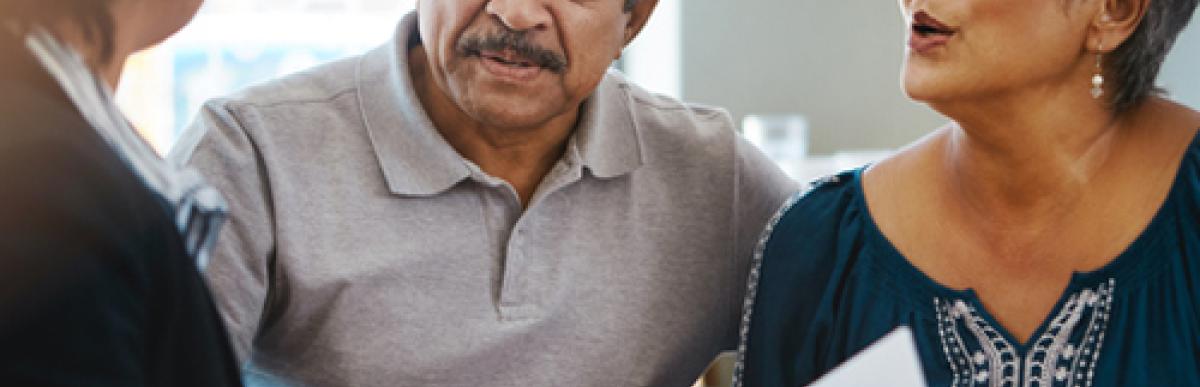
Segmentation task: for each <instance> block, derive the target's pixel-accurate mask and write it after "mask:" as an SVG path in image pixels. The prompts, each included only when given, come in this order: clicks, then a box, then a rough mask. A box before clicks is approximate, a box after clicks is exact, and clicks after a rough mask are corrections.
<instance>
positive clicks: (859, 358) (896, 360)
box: [810, 327, 926, 387]
mask: <svg viewBox="0 0 1200 387" xmlns="http://www.w3.org/2000/svg"><path fill="white" fill-rule="evenodd" d="M810 386H812V387H834V386H837V387H842V386H855V387H874V386H880V387H882V386H888V387H925V386H926V384H925V374H924V373H923V372H922V371H921V359H920V357H919V356H918V355H917V347H916V342H915V341H913V335H912V330H911V329H909V328H908V327H899V328H896V330H893V331H892V332H891V333H888V334H887V335H885V336H883V338H881V339H879V340H878V341H876V342H875V343H874V344H871V345H870V346H867V348H866V349H863V350H862V352H859V353H858V354H857V355H854V357H851V358H850V360H847V361H846V362H845V363H842V364H841V365H839V366H837V368H834V369H833V371H829V373H828V374H825V376H823V377H821V379H818V380H817V381H816V382H814V383H813V384H811V385H810Z"/></svg>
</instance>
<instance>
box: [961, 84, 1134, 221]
mask: <svg viewBox="0 0 1200 387" xmlns="http://www.w3.org/2000/svg"><path fill="white" fill-rule="evenodd" d="M1031 94H1039V93H1029V94H1026V95H1023V96H1016V97H1015V98H1013V97H1010V98H1005V100H1003V101H996V102H993V103H981V104H974V105H972V106H969V107H963V108H957V110H956V111H955V112H954V113H955V114H953V115H951V116H952V117H955V121H956V124H955V125H952V126H951V128H950V131H949V134H948V136H946V138H945V139H946V140H945V141H946V142H945V147H944V151H945V153H944V158H943V160H944V161H945V162H944V163H943V165H944V167H945V168H946V169H947V172H949V173H948V174H947V176H948V180H947V181H948V182H949V184H948V186H947V187H946V188H947V189H948V190H949V191H948V193H949V194H950V195H951V197H955V196H956V197H958V198H959V199H961V201H960V202H961V203H962V204H963V205H964V206H965V208H964V209H965V210H966V211H967V212H968V213H971V214H972V215H974V216H986V217H987V218H988V219H993V220H996V221H999V222H1002V223H1009V222H1005V220H1006V219H1011V220H1012V222H1011V223H1012V224H1025V225H1028V224H1029V222H1030V221H1031V220H1034V219H1039V218H1041V219H1046V220H1048V221H1049V220H1052V219H1053V218H1054V217H1057V216H1061V215H1063V214H1062V212H1066V211H1069V210H1070V208H1072V206H1071V205H1070V204H1072V203H1076V202H1078V200H1079V199H1080V198H1081V197H1082V195H1083V194H1084V193H1085V192H1087V191H1088V190H1087V188H1088V186H1089V185H1090V184H1093V183H1094V181H1095V179H1096V177H1097V176H1098V175H1099V173H1100V172H1101V171H1102V169H1103V167H1104V166H1105V165H1106V163H1107V162H1108V160H1109V158H1110V157H1111V156H1112V155H1113V154H1114V153H1115V152H1116V151H1117V149H1116V148H1117V144H1119V141H1118V139H1119V138H1120V137H1121V136H1122V135H1123V134H1124V130H1123V128H1124V125H1122V123H1121V120H1119V119H1116V118H1114V116H1113V114H1112V113H1111V112H1110V111H1109V110H1108V109H1107V108H1106V107H1105V106H1104V105H1103V104H1102V103H1100V102H1099V101H1096V100H1094V99H1091V98H1090V96H1089V95H1087V91H1086V89H1081V90H1079V93H1076V94H1079V95H1072V94H1071V93H1040V94H1042V95H1041V96H1038V95H1031ZM1038 97H1042V98H1038Z"/></svg>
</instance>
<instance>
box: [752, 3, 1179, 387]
mask: <svg viewBox="0 0 1200 387" xmlns="http://www.w3.org/2000/svg"><path fill="white" fill-rule="evenodd" d="M1196 2H1197V1H1196V0H925V1H915V0H902V1H900V6H901V7H902V8H903V11H904V15H905V16H906V17H907V18H908V20H909V21H910V23H911V30H910V31H909V35H910V40H909V50H908V54H907V59H906V60H907V62H906V68H905V71H904V77H903V78H904V82H903V83H904V87H905V90H906V91H907V93H908V95H909V96H910V97H911V98H913V99H915V100H918V101H922V102H924V103H926V104H928V105H929V106H931V107H932V108H934V109H935V110H937V111H938V112H941V113H942V114H944V115H946V116H947V117H949V118H951V119H952V120H953V123H952V124H950V125H948V126H946V127H943V128H940V129H938V130H937V131H935V132H934V133H932V134H931V135H929V136H927V137H925V138H924V139H922V140H919V141H918V142H916V143H915V144H912V145H911V146H909V147H907V148H905V149H903V150H902V151H900V152H899V153H898V154H896V155H895V156H894V157H891V158H889V159H887V160H885V161H883V162H880V163H878V164H877V165H873V166H871V167H868V168H865V169H860V170H856V171H851V172H847V173H843V174H840V175H837V176H834V177H831V178H829V179H826V180H825V181H823V182H821V183H818V184H816V185H815V186H814V188H813V189H812V190H811V191H810V192H809V193H807V195H805V196H803V197H801V198H799V199H798V200H797V201H795V202H794V204H793V205H791V206H790V208H785V209H784V210H783V211H782V212H781V213H780V214H779V217H778V218H777V222H776V223H775V224H774V226H773V232H771V233H770V239H769V240H768V241H767V242H765V244H764V245H763V246H762V248H763V250H761V266H760V267H759V269H757V270H756V271H755V272H754V273H755V274H753V275H752V283H753V281H757V287H756V290H755V291H753V292H752V293H751V299H750V300H748V302H750V301H751V300H752V301H753V304H752V306H753V307H752V311H750V312H748V315H747V316H746V318H747V319H748V320H749V322H748V326H747V327H746V331H745V332H746V333H747V336H748V337H746V338H745V340H744V342H743V349H742V357H743V359H742V360H743V363H742V367H743V373H742V379H741V380H739V381H740V382H742V383H744V384H745V385H749V386H796V385H802V384H807V383H810V382H812V381H813V380H815V379H817V378H818V377H819V376H821V375H822V374H824V373H825V372H827V371H829V370H830V369H831V368H832V367H834V366H836V365H838V364H839V363H841V362H842V361H844V360H846V359H847V358H849V357H850V356H852V355H854V354H855V353H856V352H857V351H859V350H861V349H862V348H864V347H865V346H867V345H868V344H870V343H871V342H873V341H875V340H876V339H878V338H880V337H881V336H883V335H884V334H885V333H887V332H889V331H891V330H892V329H894V328H896V327H899V326H908V327H910V328H911V329H912V331H913V333H914V336H915V338H916V346H917V352H918V353H919V355H920V360H921V362H922V367H923V371H924V374H925V377H926V380H927V381H928V383H929V384H930V385H933V386H1089V385H1091V386H1185V385H1187V386H1196V385H1200V140H1198V139H1197V138H1196V132H1197V129H1198V128H1200V113H1197V112H1196V111H1194V110H1191V109H1189V108H1186V107H1184V106H1180V105H1178V104H1175V103H1173V102H1170V101H1168V100H1166V99H1164V98H1163V97H1161V96H1160V95H1159V94H1157V93H1156V91H1155V88H1154V87H1153V86H1154V79H1155V77H1156V75H1157V73H1158V70H1159V67H1160V64H1161V63H1162V61H1163V57H1164V56H1165V55H1166V53H1167V51H1168V50H1169V48H1170V47H1171V45H1172V43H1173V41H1174V39H1175V37H1176V36H1177V35H1178V34H1179V32H1180V31H1181V30H1182V29H1183V28H1184V26H1185V25H1186V24H1187V23H1188V21H1189V19H1190V17H1191V15H1192V14H1193V13H1194V10H1195V8H1196Z"/></svg>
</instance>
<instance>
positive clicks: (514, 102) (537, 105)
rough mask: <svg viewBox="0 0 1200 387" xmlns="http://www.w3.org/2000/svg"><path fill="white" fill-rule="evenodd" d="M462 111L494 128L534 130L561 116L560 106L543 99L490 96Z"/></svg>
mask: <svg viewBox="0 0 1200 387" xmlns="http://www.w3.org/2000/svg"><path fill="white" fill-rule="evenodd" d="M476 102H477V103H475V104H473V105H474V106H469V107H468V108H467V109H464V110H466V111H467V112H468V114H469V115H470V116H471V117H472V118H474V119H475V120H476V121H479V122H480V123H482V124H484V125H487V126H491V127H496V128H514V129H517V128H536V127H539V126H542V125H544V124H546V123H547V122H550V121H551V120H553V119H554V118H555V117H556V116H558V115H560V114H562V111H561V109H559V108H560V107H561V106H559V105H555V106H551V105H554V104H550V103H547V102H546V101H545V99H544V98H538V99H534V98H521V97H519V96H502V95H492V98H482V100H476Z"/></svg>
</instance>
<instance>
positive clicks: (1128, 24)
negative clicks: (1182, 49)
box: [1090, 0, 1154, 53]
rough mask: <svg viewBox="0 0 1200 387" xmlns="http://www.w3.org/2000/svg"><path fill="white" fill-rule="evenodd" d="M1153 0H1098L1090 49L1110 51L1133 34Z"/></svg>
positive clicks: (1093, 19)
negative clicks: (1098, 9) (1098, 4)
mask: <svg viewBox="0 0 1200 387" xmlns="http://www.w3.org/2000/svg"><path fill="white" fill-rule="evenodd" d="M1151 1H1154V0H1100V12H1098V13H1097V14H1096V15H1095V17H1093V18H1092V37H1091V42H1090V44H1091V47H1090V48H1091V49H1093V50H1096V51H1101V52H1105V53H1107V52H1112V51H1113V50H1116V49H1117V47H1119V46H1121V44H1124V43H1125V40H1127V39H1129V37H1130V36H1132V35H1133V33H1134V32H1135V31H1137V28H1138V26H1139V25H1141V24H1142V18H1144V17H1145V16H1146V10H1147V9H1148V8H1149V7H1150V2H1151Z"/></svg>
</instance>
